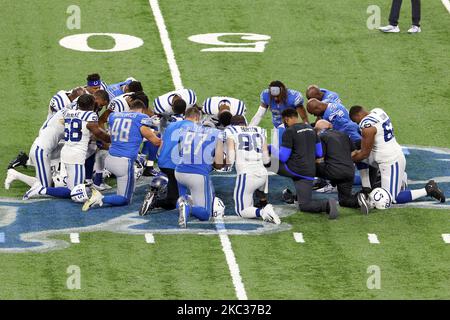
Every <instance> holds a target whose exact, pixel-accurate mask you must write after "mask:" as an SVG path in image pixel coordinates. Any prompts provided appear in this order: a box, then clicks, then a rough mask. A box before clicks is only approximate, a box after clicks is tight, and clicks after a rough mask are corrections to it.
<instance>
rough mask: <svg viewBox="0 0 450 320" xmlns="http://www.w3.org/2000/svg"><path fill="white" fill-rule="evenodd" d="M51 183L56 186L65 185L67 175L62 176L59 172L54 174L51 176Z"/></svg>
mask: <svg viewBox="0 0 450 320" xmlns="http://www.w3.org/2000/svg"><path fill="white" fill-rule="evenodd" d="M52 179H53V184H54V185H55V187H56V188H58V187H67V176H65V177H63V176H62V175H61V174H59V173H58V174H55V175H54V176H53V177H52Z"/></svg>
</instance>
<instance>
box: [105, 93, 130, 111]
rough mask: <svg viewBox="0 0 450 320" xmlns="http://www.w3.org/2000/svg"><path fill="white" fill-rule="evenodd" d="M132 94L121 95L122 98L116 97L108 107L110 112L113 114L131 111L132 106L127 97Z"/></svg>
mask: <svg viewBox="0 0 450 320" xmlns="http://www.w3.org/2000/svg"><path fill="white" fill-rule="evenodd" d="M132 94H133V93H132V92H129V93H124V94H121V95H120V96H117V97H115V98H114V99H112V100H111V102H110V103H109V105H108V110H111V111H112V112H127V111H130V106H129V105H128V102H127V100H126V98H127V97H129V96H130V95H132Z"/></svg>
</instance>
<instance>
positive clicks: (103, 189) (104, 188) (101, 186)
mask: <svg viewBox="0 0 450 320" xmlns="http://www.w3.org/2000/svg"><path fill="white" fill-rule="evenodd" d="M92 188H95V189H97V190H98V191H105V190H109V189H112V187H111V186H110V185H108V184H106V183H104V182H102V184H101V185H99V186H98V185H96V184H95V183H93V184H92Z"/></svg>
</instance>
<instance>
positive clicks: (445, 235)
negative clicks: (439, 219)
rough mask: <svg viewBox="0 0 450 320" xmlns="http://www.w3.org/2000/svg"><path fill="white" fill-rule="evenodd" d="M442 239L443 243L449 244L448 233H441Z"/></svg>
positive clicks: (449, 234)
mask: <svg viewBox="0 0 450 320" xmlns="http://www.w3.org/2000/svg"><path fill="white" fill-rule="evenodd" d="M442 239H443V240H444V242H445V243H450V233H443V234H442Z"/></svg>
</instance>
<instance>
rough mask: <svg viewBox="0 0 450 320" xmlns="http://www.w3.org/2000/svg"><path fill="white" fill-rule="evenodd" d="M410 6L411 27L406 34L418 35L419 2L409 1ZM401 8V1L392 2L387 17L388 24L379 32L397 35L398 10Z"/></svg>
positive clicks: (419, 30) (415, 0) (418, 0)
mask: <svg viewBox="0 0 450 320" xmlns="http://www.w3.org/2000/svg"><path fill="white" fill-rule="evenodd" d="M411 6H412V26H411V28H410V29H409V30H408V33H419V32H421V31H422V30H421V29H420V0H411ZM401 7H402V0H393V1H392V6H391V13H390V15H389V24H388V25H387V26H385V27H381V28H379V30H380V31H381V32H385V33H399V32H400V28H399V27H398V18H399V17H400V8H401Z"/></svg>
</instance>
